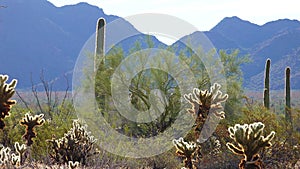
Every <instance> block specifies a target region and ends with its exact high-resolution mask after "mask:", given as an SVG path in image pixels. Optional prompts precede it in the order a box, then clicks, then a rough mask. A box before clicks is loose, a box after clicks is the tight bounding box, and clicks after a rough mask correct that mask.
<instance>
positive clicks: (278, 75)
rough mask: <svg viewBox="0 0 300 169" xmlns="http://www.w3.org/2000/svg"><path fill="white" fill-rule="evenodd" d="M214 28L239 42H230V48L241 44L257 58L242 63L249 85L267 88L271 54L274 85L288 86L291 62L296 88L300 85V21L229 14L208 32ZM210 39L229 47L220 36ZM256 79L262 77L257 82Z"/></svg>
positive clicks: (229, 38) (224, 35)
mask: <svg viewBox="0 0 300 169" xmlns="http://www.w3.org/2000/svg"><path fill="white" fill-rule="evenodd" d="M211 32H215V33H219V34H221V35H222V36H223V37H224V38H225V39H227V40H228V41H231V44H237V46H235V47H234V45H231V46H227V49H228V48H229V49H230V48H231V49H234V48H238V49H240V51H241V53H242V54H249V55H250V58H251V59H252V61H253V62H252V63H250V64H247V65H244V66H243V67H242V69H243V70H244V77H245V87H246V88H248V89H252V90H255V89H258V90H261V89H262V88H263V77H264V74H263V71H264V66H265V61H266V59H267V58H271V60H272V66H271V80H272V81H274V82H275V83H276V84H273V85H272V84H271V88H272V89H282V88H283V87H284V76H283V75H284V70H285V68H286V67H287V66H289V67H291V70H292V75H291V79H292V80H291V81H292V88H294V89H300V85H299V81H300V79H299V78H297V77H298V74H299V72H300V69H299V66H297V65H299V64H300V61H299V58H300V53H299V50H300V22H299V21H297V20H289V19H279V20H277V21H271V22H268V23H266V24H264V25H261V26H259V25H256V24H253V23H251V22H248V21H244V20H242V19H240V18H238V17H227V18H224V19H223V20H222V21H221V22H220V23H219V24H217V25H216V26H215V27H214V28H213V29H211V30H210V31H209V32H208V33H207V35H208V36H209V34H210V33H211ZM210 39H211V41H212V42H213V43H214V45H215V46H216V48H217V49H226V48H224V47H222V45H223V46H224V44H222V43H221V44H220V43H218V41H216V38H210ZM223 41H225V40H223ZM232 46H233V47H232ZM255 79H260V80H258V81H256V82H254V81H255ZM275 79H277V80H275ZM279 79H280V80H279Z"/></svg>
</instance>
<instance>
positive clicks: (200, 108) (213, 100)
mask: <svg viewBox="0 0 300 169" xmlns="http://www.w3.org/2000/svg"><path fill="white" fill-rule="evenodd" d="M220 88H221V85H220V84H217V83H215V84H214V85H213V86H211V88H210V90H209V91H208V90H204V91H202V90H199V89H197V88H194V90H193V93H190V94H186V95H184V98H185V99H186V100H187V101H188V102H189V103H190V104H192V106H193V107H192V109H188V111H189V112H190V113H192V114H194V115H196V116H197V118H204V119H205V118H206V117H207V116H208V113H209V112H211V113H213V114H214V115H215V116H217V117H219V118H221V119H223V118H224V117H225V113H224V112H223V106H222V105H221V103H222V102H225V101H226V100H227V98H228V95H227V94H224V95H223V94H222V92H221V91H220Z"/></svg>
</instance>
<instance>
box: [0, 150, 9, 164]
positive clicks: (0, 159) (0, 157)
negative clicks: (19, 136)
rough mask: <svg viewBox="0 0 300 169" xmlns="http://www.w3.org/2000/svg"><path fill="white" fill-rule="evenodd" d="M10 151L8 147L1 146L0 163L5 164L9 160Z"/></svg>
mask: <svg viewBox="0 0 300 169" xmlns="http://www.w3.org/2000/svg"><path fill="white" fill-rule="evenodd" d="M10 151H11V149H10V148H9V147H3V148H2V149H1V150H0V163H1V164H7V163H9V161H10V158H11V156H10Z"/></svg>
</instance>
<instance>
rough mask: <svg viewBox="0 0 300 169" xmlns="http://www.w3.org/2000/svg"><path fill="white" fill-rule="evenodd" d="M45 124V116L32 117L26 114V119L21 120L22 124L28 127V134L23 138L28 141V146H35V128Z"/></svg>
mask: <svg viewBox="0 0 300 169" xmlns="http://www.w3.org/2000/svg"><path fill="white" fill-rule="evenodd" d="M44 122H45V119H44V114H39V115H35V116H31V115H30V113H26V114H25V117H23V118H22V119H21V120H20V124H21V125H22V126H26V132H25V134H24V135H23V138H24V139H25V140H26V144H27V146H31V145H32V144H33V141H32V138H35V137H36V133H35V131H34V127H35V126H41V125H43V124H44Z"/></svg>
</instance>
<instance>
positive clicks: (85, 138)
mask: <svg viewBox="0 0 300 169" xmlns="http://www.w3.org/2000/svg"><path fill="white" fill-rule="evenodd" d="M96 141H97V140H96V139H95V138H94V136H92V135H91V133H90V132H88V131H87V126H86V125H81V124H80V123H79V121H78V120H74V121H73V127H72V128H71V129H70V130H69V131H68V132H67V133H65V135H64V137H62V138H60V139H55V138H52V139H51V140H49V142H50V143H51V147H50V148H51V150H52V151H51V152H50V157H51V158H52V159H53V160H55V161H56V162H57V163H61V164H65V163H69V161H73V162H74V161H79V162H80V163H81V164H82V165H86V164H87V160H88V158H89V157H91V156H93V155H95V154H97V153H98V150H97V148H96V147H95V143H96Z"/></svg>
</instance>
